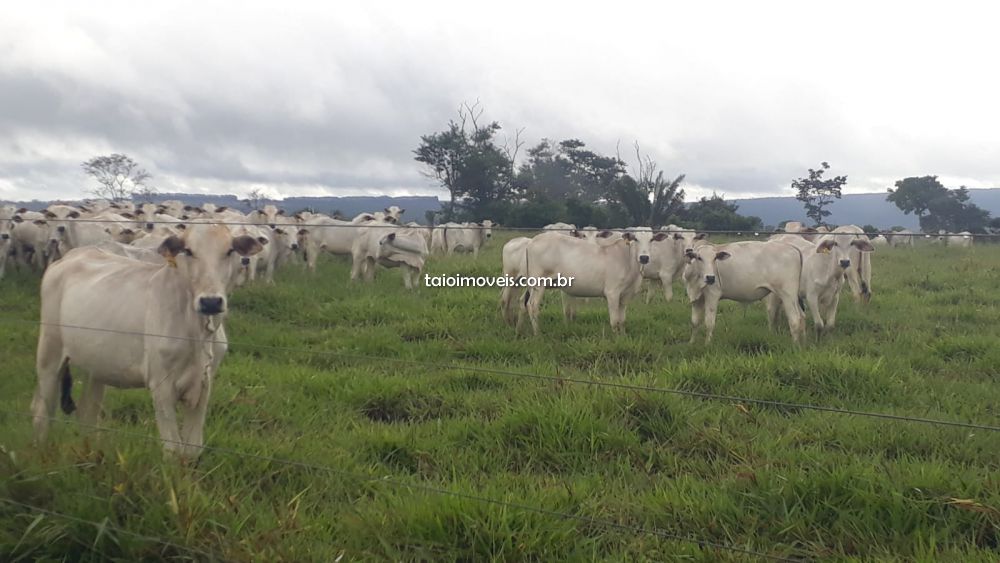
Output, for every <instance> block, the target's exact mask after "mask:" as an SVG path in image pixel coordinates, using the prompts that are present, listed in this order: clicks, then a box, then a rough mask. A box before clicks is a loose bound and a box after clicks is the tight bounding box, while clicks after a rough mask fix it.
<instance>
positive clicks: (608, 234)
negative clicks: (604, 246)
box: [597, 230, 614, 238]
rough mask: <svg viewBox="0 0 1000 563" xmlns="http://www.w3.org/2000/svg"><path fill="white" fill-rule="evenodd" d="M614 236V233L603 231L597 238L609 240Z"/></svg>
mask: <svg viewBox="0 0 1000 563" xmlns="http://www.w3.org/2000/svg"><path fill="white" fill-rule="evenodd" d="M613 234H614V233H612V232H611V231H608V230H604V231H601V232H599V233H597V236H598V238H608V237H610V236H611V235H613Z"/></svg>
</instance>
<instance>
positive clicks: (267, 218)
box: [248, 205, 285, 229]
mask: <svg viewBox="0 0 1000 563" xmlns="http://www.w3.org/2000/svg"><path fill="white" fill-rule="evenodd" d="M284 215H285V210H284V209H278V208H277V207H275V206H273V205H265V206H264V208H263V209H258V210H256V211H253V212H251V213H250V216H249V218H248V219H249V221H250V222H251V223H255V224H257V225H270V226H271V228H272V229H273V228H275V226H277V224H278V218H279V217H283V216H284Z"/></svg>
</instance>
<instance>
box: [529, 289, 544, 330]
mask: <svg viewBox="0 0 1000 563" xmlns="http://www.w3.org/2000/svg"><path fill="white" fill-rule="evenodd" d="M544 295H545V286H544V285H539V286H538V287H533V288H531V293H530V294H529V297H528V318H529V319H531V331H532V332H533V333H534V334H535V336H538V315H539V314H540V313H541V312H542V297H543V296H544Z"/></svg>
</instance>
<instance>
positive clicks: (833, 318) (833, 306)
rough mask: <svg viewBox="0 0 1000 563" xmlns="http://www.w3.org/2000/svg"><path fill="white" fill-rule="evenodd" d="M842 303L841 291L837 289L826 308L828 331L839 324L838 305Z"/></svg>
mask: <svg viewBox="0 0 1000 563" xmlns="http://www.w3.org/2000/svg"><path fill="white" fill-rule="evenodd" d="M839 305H840V292H839V291H837V292H835V293H834V294H833V297H832V298H831V299H830V303H829V304H828V305H827V309H826V327H825V328H826V331H827V332H830V331H831V330H833V327H834V326H836V325H837V307H838V306H839Z"/></svg>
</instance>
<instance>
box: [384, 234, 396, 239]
mask: <svg viewBox="0 0 1000 563" xmlns="http://www.w3.org/2000/svg"><path fill="white" fill-rule="evenodd" d="M385 238H387V239H389V240H396V233H389V236H387V237H385Z"/></svg>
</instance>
